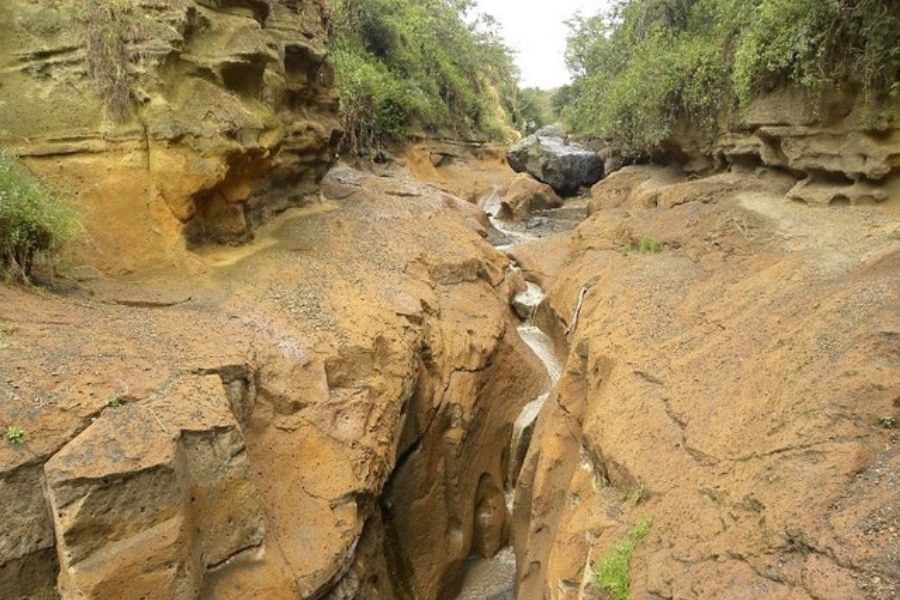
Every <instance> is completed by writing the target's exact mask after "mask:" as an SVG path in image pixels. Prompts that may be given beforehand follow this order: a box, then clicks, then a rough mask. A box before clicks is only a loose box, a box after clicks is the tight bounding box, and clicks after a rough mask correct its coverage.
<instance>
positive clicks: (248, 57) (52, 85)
mask: <svg viewBox="0 0 900 600" xmlns="http://www.w3.org/2000/svg"><path fill="white" fill-rule="evenodd" d="M104 5H105V3H103V2H95V1H94V0H90V1H88V2H81V1H79V2H75V1H74V0H65V1H63V2H52V3H51V2H31V1H25V0H10V2H7V3H6V4H5V5H4V10H3V11H2V14H0V56H3V57H4V58H3V61H4V62H3V69H2V74H0V98H2V102H0V143H3V144H4V145H6V146H8V147H10V148H11V149H12V150H13V151H15V152H17V153H19V154H20V155H21V156H22V157H23V158H24V159H25V161H26V163H27V164H28V166H29V167H31V168H32V169H34V170H35V171H37V172H40V173H43V174H46V175H48V176H50V178H51V179H52V180H53V181H54V182H56V183H59V184H60V185H62V186H64V187H65V188H67V189H72V190H77V191H78V199H77V202H78V206H79V208H80V209H81V210H82V212H83V213H84V217H85V223H86V226H87V230H88V234H89V237H90V239H91V244H92V246H93V247H92V249H91V259H92V260H95V261H96V262H97V263H98V266H100V267H102V268H108V269H110V270H121V269H129V268H134V267H141V266H144V265H147V264H153V263H156V264H158V263H159V262H160V261H165V260H166V259H170V258H171V256H172V254H173V248H175V249H177V248H179V247H181V246H184V245H185V243H186V242H187V243H197V242H203V241H236V240H237V241H241V240H246V239H248V238H249V237H250V236H251V235H252V231H253V229H254V227H255V226H256V225H258V224H259V223H260V222H261V221H262V220H264V219H265V218H267V217H268V216H269V215H270V214H272V213H273V212H277V211H281V210H284V209H285V208H287V207H289V206H295V205H298V204H302V203H303V202H305V201H306V198H307V196H309V195H310V194H313V193H315V192H316V190H317V184H318V182H319V180H320V179H321V177H322V176H323V175H324V173H325V171H326V169H327V167H328V165H329V164H330V163H331V161H332V157H333V154H334V148H335V145H336V141H337V133H336V131H337V124H336V123H337V122H336V119H335V111H336V99H335V96H334V93H333V74H332V68H331V66H330V64H329V62H328V59H327V56H326V43H327V38H328V35H329V30H330V22H329V20H330V9H329V7H328V5H327V3H326V2H324V1H322V0H302V1H300V2H298V1H295V0H290V1H289V0H284V1H274V2H254V1H244V0H241V1H237V2H208V1H205V0H196V1H195V0H177V1H175V0H155V1H152V2H137V1H136V0H127V1H126V2H123V3H122V6H121V7H117V8H116V9H115V12H114V13H113V14H114V15H116V16H115V17H109V16H108V11H104V10H103V8H102V7H103V6H104ZM98 7H99V8H98ZM98 39H100V40H107V42H106V43H107V44H108V46H105V45H103V44H102V43H99V42H98V41H97V40H98ZM110 40H112V41H110ZM110 55H111V56H112V58H109V56H110ZM119 70H124V71H126V72H127V76H125V77H120V78H118V79H116V76H115V75H114V74H115V73H116V72H118V71H119ZM113 83H115V85H116V86H118V87H117V88H116V89H118V90H119V95H120V96H121V95H122V94H124V97H125V106H124V114H122V115H118V114H116V113H117V112H118V111H117V110H113V108H115V107H112V106H111V105H110V103H109V102H106V101H105V100H104V97H106V98H109V97H110V91H109V89H108V88H109V86H110V85H113ZM119 102H121V99H120V100H119ZM118 108H122V107H118ZM109 223H115V224H116V227H114V228H111V227H109ZM137 248H139V249H140V251H137V250H136V249H137ZM98 250H99V252H98Z"/></svg>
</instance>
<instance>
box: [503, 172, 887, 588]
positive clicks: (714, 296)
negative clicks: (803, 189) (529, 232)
mask: <svg viewBox="0 0 900 600" xmlns="http://www.w3.org/2000/svg"><path fill="white" fill-rule="evenodd" d="M794 181H795V180H794V179H793V178H792V177H787V176H784V175H783V174H782V175H773V174H771V173H770V174H766V173H758V174H755V175H737V174H725V175H718V176H716V177H713V178H707V179H701V180H693V181H688V180H685V179H684V178H682V177H680V176H679V175H677V173H675V172H672V171H669V172H663V173H660V172H659V170H653V169H647V168H641V167H630V168H627V169H625V170H623V171H620V172H618V173H616V174H614V175H613V176H612V177H610V178H609V179H608V180H606V181H605V182H603V183H602V184H600V185H599V186H597V188H595V195H594V199H595V212H594V214H593V215H592V216H591V217H590V218H589V219H588V220H587V221H585V222H584V223H583V224H582V225H581V226H580V227H579V229H578V230H576V232H575V234H574V235H573V237H572V239H571V241H570V242H566V244H567V247H568V248H569V251H570V255H569V258H568V260H566V261H564V262H561V263H559V264H556V265H555V266H554V267H553V269H554V272H553V273H550V276H549V279H550V280H551V281H555V283H554V284H553V285H552V286H550V290H549V292H550V293H549V306H548V309H549V312H550V314H552V315H556V316H557V317H558V318H559V319H561V320H562V322H563V325H567V324H571V321H572V315H573V310H574V308H575V306H576V305H577V301H578V298H579V297H580V295H581V294H582V291H583V290H586V294H585V295H584V304H583V308H582V311H581V314H580V317H579V320H578V324H577V327H575V330H574V332H573V333H572V334H571V335H570V336H569V346H570V351H569V358H568V362H567V364H566V368H565V371H564V373H563V377H562V380H561V382H560V385H559V387H558V389H557V391H556V394H555V395H554V396H553V397H552V398H551V399H550V401H548V403H547V405H546V407H545V409H544V411H543V412H542V414H541V416H540V419H539V422H538V425H537V429H536V431H535V433H534V442H533V443H532V445H531V450H530V451H529V453H528V456H527V458H526V462H525V466H524V468H523V472H522V475H521V477H520V479H519V488H518V492H517V504H516V515H515V517H514V521H515V527H514V538H515V545H516V553H517V558H518V569H519V574H518V586H519V587H518V594H519V595H518V597H519V598H520V599H521V600H532V599H535V600H536V599H546V598H553V599H563V598H572V599H575V598H578V599H588V598H602V597H604V595H603V592H602V591H601V589H600V588H599V587H598V585H597V583H596V579H595V569H596V568H597V565H598V564H599V562H600V560H601V559H602V558H603V557H604V556H607V555H609V554H610V553H611V552H613V551H614V549H615V548H616V547H617V546H618V545H619V544H620V543H622V542H623V541H624V540H625V539H627V537H628V535H629V533H630V531H632V529H633V527H634V526H635V525H636V524H638V523H640V522H641V521H644V520H646V519H650V520H651V521H652V525H651V527H650V533H649V535H648V537H647V538H646V540H645V541H644V542H642V543H641V544H639V545H638V546H637V548H636V550H635V554H634V559H633V562H632V564H631V566H630V570H629V572H630V575H629V577H630V582H631V595H632V597H634V598H697V599H705V598H734V599H738V598H740V599H748V600H749V599H760V600H761V599H763V598H765V599H773V598H785V599H787V598H790V599H812V598H815V599H834V600H838V599H842V600H847V599H861V600H862V599H880V600H889V599H893V598H896V596H897V594H898V593H900V570H898V565H900V562H898V555H897V549H898V547H900V546H898V537H897V536H898V531H897V528H896V526H895V525H894V524H895V523H896V521H897V518H898V512H897V511H898V507H900V495H898V494H900V487H898V473H900V463H898V456H900V453H898V445H897V444H898V441H900V439H898V435H897V429H896V428H895V427H896V422H897V418H898V416H900V400H898V397H897V396H898V390H900V362H898V360H897V357H898V352H900V346H898V343H897V341H898V339H900V337H898V328H900V320H898V317H900V306H898V298H900V296H898V290H900V279H898V273H900V271H898V266H900V263H898V260H900V247H898V241H897V240H898V221H897V219H896V213H895V212H892V210H895V207H894V208H891V207H881V208H873V207H865V208H855V207H841V208H833V209H827V208H825V209H810V208H809V207H806V206H802V205H800V204H798V203H792V202H788V201H785V199H784V194H785V193H786V192H787V191H788V190H789V189H790V188H791V186H792V185H793V184H794ZM647 239H651V240H655V241H658V242H660V243H661V245H660V246H655V245H653V244H649V243H646V244H642V240H647ZM642 248H643V250H642ZM538 258H540V257H538ZM520 260H521V261H522V262H523V267H525V269H526V272H529V270H546V269H547V268H548V267H547V266H546V265H544V264H543V263H541V262H540V260H537V261H536V262H535V263H534V264H532V261H531V260H530V259H529V257H528V255H527V254H522V255H521V256H520Z"/></svg>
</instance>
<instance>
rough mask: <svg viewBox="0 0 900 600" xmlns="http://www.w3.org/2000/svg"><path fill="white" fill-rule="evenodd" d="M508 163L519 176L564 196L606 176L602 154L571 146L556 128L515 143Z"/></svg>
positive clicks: (508, 155)
mask: <svg viewBox="0 0 900 600" xmlns="http://www.w3.org/2000/svg"><path fill="white" fill-rule="evenodd" d="M506 160H507V162H508V163H509V166H510V167H512V169H513V170H514V171H516V172H517V173H523V172H527V173H530V174H531V175H532V176H534V177H535V178H536V179H538V180H540V181H543V182H544V183H546V184H548V185H550V186H551V187H552V188H553V189H554V190H556V191H557V192H558V193H559V194H562V195H564V196H570V195H572V194H574V193H575V192H577V191H578V190H579V189H580V188H582V187H584V186H589V185H593V184H595V183H597V182H598V181H600V179H602V178H603V172H604V169H603V160H602V159H601V158H600V155H599V154H597V153H596V152H593V151H591V150H587V149H585V148H582V147H581V146H578V145H577V144H570V143H568V142H567V141H566V138H565V136H564V134H563V132H562V131H561V130H560V129H559V128H558V127H555V126H548V127H543V128H541V129H539V130H538V131H537V132H536V133H535V134H534V135H530V136H528V137H526V138H525V139H523V140H521V141H519V142H517V143H515V144H514V145H513V146H512V147H511V148H510V149H509V150H508V151H507V153H506Z"/></svg>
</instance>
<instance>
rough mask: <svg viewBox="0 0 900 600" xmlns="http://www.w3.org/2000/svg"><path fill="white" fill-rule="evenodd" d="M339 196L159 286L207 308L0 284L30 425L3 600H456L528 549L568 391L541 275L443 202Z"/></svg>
mask: <svg viewBox="0 0 900 600" xmlns="http://www.w3.org/2000/svg"><path fill="white" fill-rule="evenodd" d="M322 190H323V194H324V197H325V200H324V203H323V205H321V206H317V207H310V208H307V209H305V210H298V211H292V212H291V213H289V214H286V215H283V216H282V217H280V219H279V220H278V221H277V227H276V228H275V232H274V233H272V234H271V239H269V240H260V241H259V242H256V243H254V244H252V245H250V246H246V247H241V248H238V249H234V248H214V249H210V250H211V251H215V253H214V254H210V255H205V254H204V255H200V257H199V258H198V260H199V259H206V260H208V261H209V262H208V263H207V269H208V270H209V271H210V273H208V274H204V273H199V274H198V273H183V272H180V271H178V270H173V271H172V273H171V275H172V276H171V277H166V278H163V280H162V282H161V283H160V285H164V286H178V285H185V286H187V287H188V288H190V290H191V291H190V297H192V298H193V299H192V300H185V301H182V302H180V303H174V304H172V303H165V304H164V303H156V304H153V303H151V302H149V301H148V302H140V299H141V298H151V297H153V298H155V297H157V296H159V297H163V294H162V292H160V293H159V294H157V293H156V291H155V287H153V286H150V285H149V284H148V283H147V282H144V284H141V283H135V282H134V281H133V280H132V279H129V282H128V284H127V285H125V286H123V287H122V288H120V287H119V286H118V285H117V284H114V283H108V282H109V280H104V281H101V282H100V283H98V284H97V285H98V286H100V287H98V288H97V289H95V290H94V292H95V296H93V297H87V296H86V297H84V298H81V299H69V298H63V297H53V296H46V297H45V296H38V297H35V296H32V295H29V294H28V293H27V292H25V291H23V290H20V289H14V288H8V287H4V286H0V307H2V311H0V314H2V317H3V322H4V324H6V323H7V321H10V322H14V323H15V327H16V331H15V333H14V335H12V336H11V338H10V339H8V340H7V339H6V338H4V343H3V344H0V424H2V425H6V424H8V423H16V424H18V425H19V426H21V427H22V429H23V430H24V431H25V432H26V438H25V443H24V444H21V445H13V444H9V443H5V442H4V443H2V444H0V522H2V523H3V524H4V526H3V527H2V528H0V565H2V567H0V597H2V598H4V600H5V599H6V598H14V599H16V600H18V599H19V598H28V599H32V598H33V599H39V598H47V597H51V598H52V597H56V596H57V594H59V595H60V596H61V597H62V598H63V599H65V600H69V599H73V600H74V599H84V598H92V599H93V598H96V599H97V600H107V599H109V598H117V599H118V598H121V599H123V600H139V599H140V598H145V599H156V598H159V599H177V600H188V599H191V600H193V599H195V598H206V599H214V600H244V599H246V598H257V599H260V600H282V599H284V600H295V599H296V598H320V599H322V598H328V599H330V600H338V599H341V600H351V599H359V600H364V599H376V598H381V599H387V598H408V597H416V598H424V599H437V598H440V597H443V596H445V595H446V596H452V592H453V590H454V589H455V588H458V586H459V581H460V579H461V576H462V574H463V570H464V566H465V564H466V562H467V559H468V558H469V557H471V556H473V555H478V554H484V555H487V554H491V553H492V552H494V551H496V549H497V547H498V546H499V545H501V544H503V543H504V542H505V541H506V540H507V539H508V532H509V530H510V519H509V515H508V511H507V509H506V505H505V503H504V502H503V495H502V493H501V490H500V486H502V485H503V481H504V476H505V474H506V472H507V470H508V458H509V457H508V454H507V452H506V449H507V448H508V446H509V438H510V432H511V431H512V427H513V422H514V421H515V419H516V417H517V416H518V414H519V413H520V412H521V409H522V407H523V406H525V405H526V404H527V403H528V402H530V401H532V400H533V399H534V398H535V397H536V396H537V395H538V393H539V392H540V391H541V390H542V389H544V388H545V386H546V384H547V382H546V376H545V374H544V372H543V371H542V368H541V364H540V361H539V359H538V358H537V357H536V356H534V354H533V353H532V352H530V350H529V349H528V347H527V346H526V345H525V344H524V342H523V341H522V340H521V339H520V338H519V336H518V335H517V334H516V322H515V318H514V317H513V316H512V313H511V311H510V309H509V302H510V300H511V299H512V297H513V296H514V295H515V294H516V293H517V292H519V291H520V290H521V288H522V281H521V279H520V278H515V277H510V276H509V273H512V272H514V271H510V269H509V267H510V261H509V259H507V258H506V257H505V256H504V255H502V254H500V253H498V252H496V251H495V250H494V249H493V248H491V247H490V246H489V245H488V244H487V243H486V242H484V241H483V239H482V238H481V236H480V235H479V233H478V226H477V223H474V224H473V223H471V219H470V215H471V211H473V210H475V209H474V207H472V206H471V205H469V204H468V203H466V202H464V201H462V200H460V199H458V198H455V197H453V196H450V195H448V194H446V193H443V192H440V191H437V190H435V189H434V188H433V187H432V186H428V185H424V184H419V183H414V182H411V181H409V179H408V178H406V177H405V176H404V175H403V174H402V173H400V174H397V175H395V176H392V177H389V178H385V177H376V176H373V175H370V174H363V173H360V172H357V171H353V170H351V169H347V168H338V169H335V170H333V171H332V173H331V175H329V176H328V177H327V178H326V179H325V180H324V181H323V185H322ZM188 275H190V276H188ZM154 282H155V280H154ZM145 284H146V287H145ZM154 285H156V283H154ZM107 286H111V287H107ZM165 291H166V292H167V297H177V296H178V295H177V294H176V291H175V290H172V289H169V288H168V287H167V288H166V289H165ZM122 294H126V295H127V298H128V301H127V305H125V303H124V302H120V301H116V300H117V299H119V298H121V297H122V296H121V295H122ZM92 298H93V299H92ZM4 331H6V329H4ZM75 332H77V334H76V333H75ZM211 332H214V333H211ZM85 357H90V360H86V359H85ZM34 365H41V368H40V369H35V368H33V367H34ZM113 399H114V400H115V401H113Z"/></svg>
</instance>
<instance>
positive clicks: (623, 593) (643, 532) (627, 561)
mask: <svg viewBox="0 0 900 600" xmlns="http://www.w3.org/2000/svg"><path fill="white" fill-rule="evenodd" d="M652 525H653V520H652V519H644V520H642V521H640V522H638V524H637V525H635V526H634V528H633V529H632V530H631V533H629V534H628V538H627V539H625V540H623V541H622V542H619V544H618V545H617V546H616V547H615V548H613V549H612V551H611V552H610V553H609V554H606V555H605V556H603V557H602V558H601V559H600V560H599V561H597V563H596V564H595V565H594V580H595V581H596V583H597V585H598V586H599V587H600V589H602V590H605V591H606V592H607V595H608V597H609V598H610V599H611V600H628V598H629V597H630V595H631V577H630V575H629V572H630V571H631V556H632V554H634V549H635V548H637V546H638V544H640V543H641V542H642V541H644V539H645V538H646V537H647V534H648V533H650V527H651V526H652Z"/></svg>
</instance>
